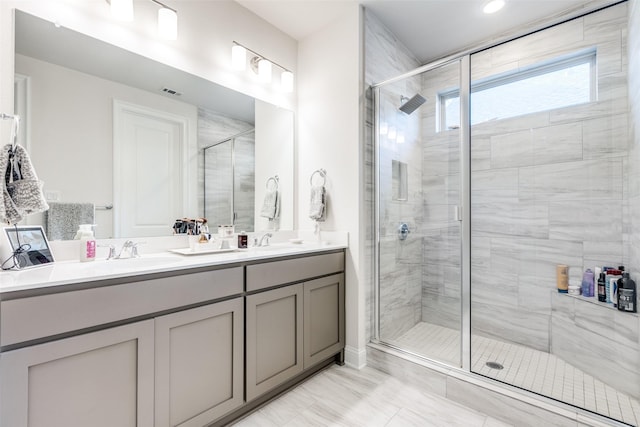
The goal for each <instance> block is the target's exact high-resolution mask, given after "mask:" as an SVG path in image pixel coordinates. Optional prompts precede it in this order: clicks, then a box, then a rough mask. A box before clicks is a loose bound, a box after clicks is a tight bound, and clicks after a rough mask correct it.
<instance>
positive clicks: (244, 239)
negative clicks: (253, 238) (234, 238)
mask: <svg viewBox="0 0 640 427" xmlns="http://www.w3.org/2000/svg"><path fill="white" fill-rule="evenodd" d="M248 247H249V236H248V235H247V233H246V232H245V231H244V230H243V231H241V232H240V234H238V249H247V248H248Z"/></svg>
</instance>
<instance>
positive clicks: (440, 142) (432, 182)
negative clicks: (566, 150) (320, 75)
mask: <svg viewBox="0 0 640 427" xmlns="http://www.w3.org/2000/svg"><path fill="white" fill-rule="evenodd" d="M459 87H460V63H459V62H458V61H455V62H453V63H448V64H446V65H442V66H440V67H437V68H433V69H430V70H428V71H424V72H422V73H420V74H415V75H412V76H409V77H406V78H402V79H397V80H395V81H394V82H392V83H389V84H385V85H381V86H379V87H377V88H376V89H375V90H374V93H375V96H376V100H375V101H376V122H377V123H376V132H377V136H376V140H377V157H376V164H377V184H378V185H377V189H378V193H377V202H376V205H377V207H376V211H377V221H376V222H377V231H378V235H377V243H378V245H377V261H378V262H377V274H378V280H377V283H378V290H377V291H378V300H377V301H378V306H377V309H378V316H377V319H378V324H377V329H378V330H377V337H378V340H379V341H380V342H382V343H385V344H388V345H391V346H394V347H397V348H400V349H402V350H405V351H408V352H411V353H413V354H416V355H419V356H422V357H425V358H429V359H433V360H437V361H440V362H443V363H446V364H448V365H452V366H460V365H461V333H460V331H461V275H460V266H461V237H460V224H461V223H460V222H459V220H458V219H459V218H458V207H459V206H460V196H461V192H460V122H459V118H458V120H457V121H456V120H455V118H453V117H449V122H447V123H445V122H444V121H442V120H441V119H442V114H441V111H442V109H443V108H447V107H450V109H454V108H451V106H450V104H451V103H452V102H453V103H455V102H456V101H455V100H454V101H449V100H446V99H444V98H443V94H447V93H450V92H451V91H452V90H453V89H454V88H459ZM458 105H459V104H458ZM458 110H459V107H458ZM458 117H459V116H458Z"/></svg>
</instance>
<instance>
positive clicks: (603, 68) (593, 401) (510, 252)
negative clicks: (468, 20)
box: [470, 3, 640, 425]
mask: <svg viewBox="0 0 640 427" xmlns="http://www.w3.org/2000/svg"><path fill="white" fill-rule="evenodd" d="M627 17H628V14H627V4H626V3H622V4H618V5H615V6H613V7H610V8H608V9H604V10H601V11H598V12H595V13H592V14H589V15H586V16H584V17H581V18H579V19H574V20H571V21H567V22H565V23H562V24H560V25H556V26H554V27H551V28H548V29H546V30H543V31H539V32H537V33H534V34H531V35H528V36H525V37H522V38H519V39H517V40H513V41H511V42H508V43H504V44H501V45H499V46H496V47H493V48H491V49H488V50H485V51H482V52H478V53H476V54H473V55H471V60H470V63H471V76H472V84H471V100H470V104H471V159H472V161H471V168H472V171H471V233H472V235H471V260H472V268H471V274H472V276H471V301H472V305H471V331H472V341H471V354H472V361H471V369H472V371H474V372H476V373H479V374H482V375H485V376H488V377H491V378H493V379H496V380H499V381H503V382H505V383H508V384H511V385H514V386H517V387H520V388H524V389H527V390H530V391H532V392H535V393H538V394H541V395H544V396H546V397H549V398H552V399H556V400H558V401H562V402H565V403H568V404H570V405H574V406H577V407H580V408H584V409H587V410H589V411H593V412H596V413H598V414H601V415H604V416H606V417H610V418H614V419H616V420H619V421H623V422H625V423H628V424H630V425H639V424H640V344H639V337H640V336H639V335H638V330H639V326H640V322H639V320H638V316H637V314H635V313H625V312H622V311H619V310H618V309H617V308H615V306H614V302H615V301H611V302H609V303H607V302H601V301H599V300H598V295H597V286H595V287H594V286H593V284H591V285H589V280H586V281H585V283H586V287H585V286H582V285H583V276H584V274H585V272H588V271H591V272H595V271H596V270H597V269H599V268H602V267H604V266H609V267H614V268H616V269H617V268H618V266H621V265H624V266H625V267H626V269H627V271H630V272H631V274H632V277H633V275H636V274H637V271H638V268H639V266H638V263H637V261H636V262H634V259H633V257H631V256H630V254H632V250H631V247H630V245H629V244H630V243H631V242H633V241H634V240H635V236H634V235H633V230H634V227H632V226H630V224H632V223H633V221H634V216H633V214H632V213H631V210H630V209H629V208H628V206H629V205H630V203H632V201H631V200H632V199H631V198H630V197H632V196H633V190H631V189H633V188H637V186H638V184H637V182H634V181H635V180H636V179H637V178H636V179H634V177H636V176H638V175H637V172H636V170H637V169H638V162H637V160H636V159H637V157H635V158H634V156H637V154H636V153H637V151H635V150H637V148H636V149H635V150H632V149H631V148H632V146H631V145H630V144H629V139H630V138H629V128H628V106H627V93H628V88H627V66H626V64H627V54H626V52H627V48H626V41H625V35H626V32H627V28H626V26H627ZM636 194H637V193H636ZM559 266H564V267H559ZM558 268H560V269H568V283H566V282H565V283H560V285H561V290H562V292H559V291H558V284H559V283H558V276H557V270H558ZM587 277H588V276H587ZM567 286H569V287H570V288H569V289H570V290H571V294H569V293H567ZM580 294H581V295H580ZM609 362H611V363H609Z"/></svg>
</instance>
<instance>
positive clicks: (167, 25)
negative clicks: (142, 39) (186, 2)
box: [158, 7, 178, 40]
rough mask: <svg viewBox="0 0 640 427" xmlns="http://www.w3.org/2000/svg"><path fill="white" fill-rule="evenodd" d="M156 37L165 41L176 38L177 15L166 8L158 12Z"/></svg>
mask: <svg viewBox="0 0 640 427" xmlns="http://www.w3.org/2000/svg"><path fill="white" fill-rule="evenodd" d="M158 35H159V36H160V37H162V38H163V39H165V40H176V39H177V38H178V14H177V13H176V12H175V11H173V10H171V9H168V8H166V7H163V8H161V9H160V10H158Z"/></svg>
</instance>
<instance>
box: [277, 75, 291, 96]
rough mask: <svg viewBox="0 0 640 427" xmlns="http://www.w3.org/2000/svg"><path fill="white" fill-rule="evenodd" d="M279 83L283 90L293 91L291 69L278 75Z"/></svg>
mask: <svg viewBox="0 0 640 427" xmlns="http://www.w3.org/2000/svg"><path fill="white" fill-rule="evenodd" d="M280 85H281V87H282V91H283V92H286V93H291V92H293V73H292V72H291V71H283V72H282V74H281V75H280Z"/></svg>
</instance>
